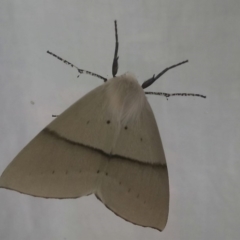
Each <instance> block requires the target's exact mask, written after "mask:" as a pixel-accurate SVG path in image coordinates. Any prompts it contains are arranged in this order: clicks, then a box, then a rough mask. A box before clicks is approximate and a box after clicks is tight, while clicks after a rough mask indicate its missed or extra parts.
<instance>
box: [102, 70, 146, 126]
mask: <svg viewBox="0 0 240 240" xmlns="http://www.w3.org/2000/svg"><path fill="white" fill-rule="evenodd" d="M106 84H107V88H106V89H107V95H108V99H109V111H110V113H111V114H113V115H114V116H115V117H116V116H117V119H118V121H119V123H121V124H124V125H125V124H127V123H129V122H132V121H134V122H136V123H137V122H138V119H139V117H140V115H141V113H142V109H143V108H144V107H146V105H147V104H146V103H147V100H146V97H145V93H144V91H143V89H142V87H141V86H140V85H139V83H138V81H137V79H136V77H135V76H134V75H133V74H132V73H125V74H123V75H121V76H118V77H114V78H112V79H110V80H108V82H107V83H106Z"/></svg>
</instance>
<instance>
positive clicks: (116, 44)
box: [112, 20, 119, 77]
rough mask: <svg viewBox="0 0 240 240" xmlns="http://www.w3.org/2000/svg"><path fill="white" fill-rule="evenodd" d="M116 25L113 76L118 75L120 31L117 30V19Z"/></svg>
mask: <svg viewBox="0 0 240 240" xmlns="http://www.w3.org/2000/svg"><path fill="white" fill-rule="evenodd" d="M114 25H115V51H114V58H113V64H112V75H113V77H115V76H116V74H117V72H118V58H119V57H118V46H119V43H118V32H117V20H115V21H114Z"/></svg>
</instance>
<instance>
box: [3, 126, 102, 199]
mask: <svg viewBox="0 0 240 240" xmlns="http://www.w3.org/2000/svg"><path fill="white" fill-rule="evenodd" d="M105 158H106V157H105V156H103V155H102V154H100V153H98V152H96V151H95V150H92V149H90V148H87V147H84V146H80V145H76V144H72V143H71V142H68V141H66V140H64V139H63V138H60V137H58V136H56V135H54V134H53V133H52V132H50V131H48V130H46V129H45V130H43V131H42V132H40V133H39V134H38V135H37V136H36V137H35V138H34V139H33V140H32V141H31V142H30V143H29V144H28V145H27V146H26V147H25V148H24V149H23V150H22V151H21V152H20V153H19V154H18V155H17V156H16V158H15V159H14V160H13V161H12V162H11V163H10V164H9V166H8V167H7V168H6V169H5V171H4V172H3V174H2V176H1V178H0V187H2V188H7V189H11V190H15V191H18V192H21V193H25V194H29V195H33V196H38V197H46V198H76V197H80V196H84V195H89V194H91V193H94V192H96V188H97V186H98V182H99V180H98V178H99V175H98V172H99V170H100V171H101V167H103V166H104V165H105V164H106V159H105Z"/></svg>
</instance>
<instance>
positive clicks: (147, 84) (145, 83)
mask: <svg viewBox="0 0 240 240" xmlns="http://www.w3.org/2000/svg"><path fill="white" fill-rule="evenodd" d="M187 62H188V60H186V61H183V62H180V63H178V64H175V65H172V66H171V67H167V68H165V69H164V70H163V71H162V72H160V73H159V74H158V75H157V76H156V77H155V74H154V75H153V76H152V77H151V78H149V79H148V80H146V81H144V83H143V84H142V88H143V89H144V88H147V87H149V86H150V85H152V84H153V83H154V82H155V81H156V80H157V79H158V78H160V77H161V76H162V75H163V74H164V73H165V72H167V71H168V70H170V69H172V68H175V67H178V66H180V65H182V64H184V63H187Z"/></svg>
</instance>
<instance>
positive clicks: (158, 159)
mask: <svg viewBox="0 0 240 240" xmlns="http://www.w3.org/2000/svg"><path fill="white" fill-rule="evenodd" d="M146 104H147V105H146V107H145V108H144V109H143V111H142V115H141V117H140V119H139V121H138V123H134V122H133V123H131V122H129V123H127V129H125V127H124V126H123V129H122V131H120V132H119V137H118V141H117V144H116V149H115V152H114V153H118V154H119V153H121V151H122V149H123V150H124V151H126V152H125V154H126V155H125V156H129V155H130V154H128V152H131V151H135V156H134V159H132V158H131V159H128V158H120V157H114V158H113V159H111V161H109V163H108V165H107V166H106V169H105V174H106V175H107V176H108V177H105V178H103V179H102V183H101V185H100V187H99V189H98V192H97V194H96V195H97V197H98V198H99V199H100V200H101V201H102V202H103V203H104V204H105V205H106V206H107V207H108V208H109V209H111V210H112V211H113V212H114V213H116V214H117V215H119V216H121V217H122V218H124V219H125V220H127V221H130V222H132V223H135V224H137V225H140V226H146V227H152V228H156V229H158V230H160V231H162V230H163V229H164V227H165V225H166V223H167V219H168V211H169V180H168V170H167V165H166V161H165V155H164V151H163V147H162V142H161V139H160V135H159V131H158V128H157V124H156V121H155V118H154V115H153V113H152V110H151V107H150V106H149V104H148V102H147V103H146ZM144 146H147V147H144ZM141 149H144V152H143V151H141ZM138 154H139V155H138ZM138 156H139V157H138Z"/></svg>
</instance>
